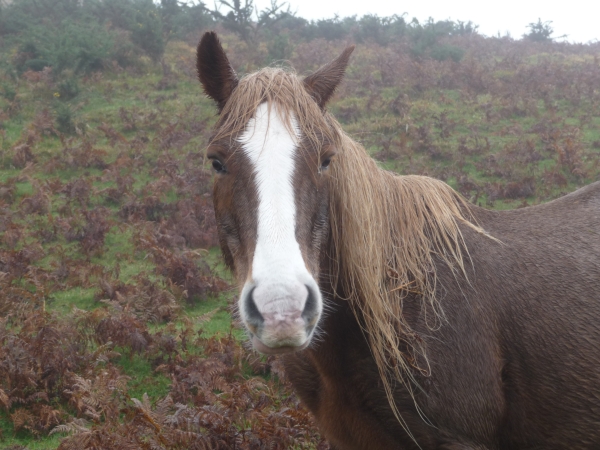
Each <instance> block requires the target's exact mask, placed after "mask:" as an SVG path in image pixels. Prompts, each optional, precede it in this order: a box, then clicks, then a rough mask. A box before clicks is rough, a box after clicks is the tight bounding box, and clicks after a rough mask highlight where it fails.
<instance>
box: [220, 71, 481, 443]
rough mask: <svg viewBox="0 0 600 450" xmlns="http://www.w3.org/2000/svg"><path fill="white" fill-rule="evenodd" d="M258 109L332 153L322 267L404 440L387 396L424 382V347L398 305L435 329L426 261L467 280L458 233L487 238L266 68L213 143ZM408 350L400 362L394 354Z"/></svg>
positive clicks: (287, 74) (458, 200)
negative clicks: (414, 302)
mask: <svg viewBox="0 0 600 450" xmlns="http://www.w3.org/2000/svg"><path fill="white" fill-rule="evenodd" d="M263 102H268V103H269V104H270V105H274V106H275V107H277V108H278V110H279V112H280V113H281V116H282V118H284V120H285V119H287V122H288V124H289V126H290V127H291V120H290V117H291V113H293V114H294V116H295V119H296V121H297V123H298V126H299V127H300V129H301V131H302V133H303V135H304V136H305V137H306V138H308V139H309V140H310V142H311V143H312V144H313V145H314V147H315V148H316V149H319V150H320V149H321V147H322V145H323V142H324V141H326V142H327V143H328V144H330V145H331V144H332V145H335V146H336V147H337V149H338V153H337V155H336V157H335V160H334V162H332V164H331V166H330V169H329V175H328V176H330V177H331V188H330V196H331V198H330V214H329V216H330V217H329V220H330V225H331V235H330V237H331V242H330V245H329V253H330V254H329V255H328V256H329V258H327V260H328V261H329V267H324V268H322V269H325V270H327V271H328V273H329V275H330V276H331V277H332V279H331V281H332V285H333V287H334V289H335V290H336V291H337V292H336V293H335V294H336V295H338V296H339V297H340V298H343V299H344V300H346V301H348V302H349V304H350V305H351V307H352V310H353V311H354V314H355V316H356V317H357V320H358V321H359V323H360V324H362V326H363V327H364V334H365V337H366V338H367V340H368V342H369V345H370V348H371V352H372V354H373V357H374V359H375V362H376V364H377V367H378V370H379V373H380V375H381V379H382V381H383V384H384V387H385V390H386V394H387V397H388V400H389V402H390V405H391V407H392V409H393V411H394V414H395V415H396V417H397V419H398V420H399V421H400V423H401V424H402V425H403V427H404V428H405V430H406V431H407V432H408V433H409V434H410V431H409V430H408V428H407V426H406V423H405V422H404V420H403V419H402V418H401V417H400V415H399V413H398V410H397V407H396V405H395V403H394V400H393V386H394V384H395V383H396V382H398V381H399V382H401V383H403V384H404V385H405V386H406V387H407V389H408V390H409V392H410V393H411V395H413V398H414V392H415V388H418V385H417V384H416V381H415V379H414V376H413V375H412V374H413V373H414V371H415V370H417V371H420V372H421V373H423V374H425V375H427V374H429V364H428V362H427V355H426V348H424V344H423V343H422V341H421V340H420V339H419V338H418V336H416V334H415V333H414V331H413V330H412V329H411V328H410V326H409V325H408V323H407V322H406V320H405V319H404V317H403V314H402V303H403V300H404V299H405V298H406V297H407V296H408V295H410V294H417V295H418V296H419V297H420V298H421V300H422V302H423V304H424V306H426V307H424V308H423V311H427V310H429V311H432V312H433V313H432V314H430V316H429V317H426V321H427V324H428V326H429V327H430V328H432V329H433V328H435V327H438V326H440V324H441V323H442V321H443V320H444V313H443V309H442V306H441V305H440V304H439V300H438V299H437V298H436V295H435V291H436V272H435V268H436V265H435V263H434V258H436V259H438V260H439V259H441V261H442V262H443V263H445V264H447V265H448V267H450V268H451V269H452V270H453V271H454V272H455V274H457V275H461V274H462V275H463V276H466V273H465V266H464V261H465V251H466V250H465V249H466V247H465V244H464V241H463V237H462V234H461V231H460V228H459V224H465V225H466V226H469V227H471V228H473V229H475V230H477V231H478V232H481V233H485V232H484V231H483V230H482V229H481V228H479V227H478V226H477V225H476V224H474V223H473V222H474V219H473V217H470V216H468V214H469V213H468V211H469V208H468V205H467V202H466V201H465V200H464V198H463V197H462V196H460V195H459V194H458V193H457V192H456V191H454V190H453V189H452V188H451V187H450V186H448V185H447V184H446V183H443V182H441V181H439V180H435V179H433V178H428V177H423V176H414V175H409V176H401V175H397V174H394V173H391V172H388V171H385V170H382V169H380V168H379V167H378V166H377V164H376V163H375V161H374V160H373V159H372V158H371V157H370V156H369V155H368V154H367V152H366V150H365V149H364V147H362V146H361V145H360V144H358V143H357V142H355V141H353V140H352V139H351V138H350V137H348V136H347V135H346V134H345V133H344V131H343V130H342V128H341V126H340V124H339V123H338V122H337V121H336V120H335V119H334V118H333V116H331V115H330V114H329V113H327V112H325V113H324V112H323V111H322V110H321V109H320V108H319V106H318V105H317V103H316V102H315V100H314V99H313V98H312V97H311V96H310V94H309V93H308V92H307V90H306V89H305V87H304V85H303V83H302V80H300V79H299V78H298V76H297V75H296V74H295V73H294V72H292V71H288V70H283V69H280V68H266V69H262V70H260V71H259V72H256V73H253V74H250V75H247V76H245V77H244V78H242V79H241V80H240V82H239V84H238V86H237V87H236V89H235V90H234V91H233V93H232V96H231V98H230V99H229V100H228V102H227V104H226V105H225V107H224V109H223V111H222V114H221V116H220V119H219V122H218V123H217V130H218V131H217V135H216V136H215V137H214V139H221V138H225V137H230V138H232V137H233V136H235V135H237V134H238V133H240V132H241V131H242V130H244V128H245V126H246V124H247V123H248V121H249V120H250V119H251V118H252V117H253V115H254V113H255V111H256V109H257V108H258V106H259V105H260V104H261V103H263ZM467 256H468V255H467ZM406 347H408V348H409V349H410V351H409V352H408V354H406V353H403V352H402V349H403V348H406ZM419 361H421V362H422V361H424V364H419ZM423 366H424V367H423ZM408 380H411V381H408ZM416 406H417V409H418V408H419V407H418V405H416Z"/></svg>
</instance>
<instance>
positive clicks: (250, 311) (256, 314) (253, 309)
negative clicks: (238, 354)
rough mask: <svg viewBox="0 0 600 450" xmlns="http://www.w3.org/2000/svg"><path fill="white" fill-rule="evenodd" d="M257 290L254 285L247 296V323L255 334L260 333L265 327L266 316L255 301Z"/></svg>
mask: <svg viewBox="0 0 600 450" xmlns="http://www.w3.org/2000/svg"><path fill="white" fill-rule="evenodd" d="M255 290H256V287H253V288H252V290H251V291H250V292H249V293H248V296H247V297H246V324H247V326H248V328H249V329H250V331H251V332H252V333H253V334H258V333H259V330H260V329H262V328H263V325H264V323H265V318H264V317H263V315H262V314H261V313H260V311H259V310H258V306H256V302H255V301H254V291H255Z"/></svg>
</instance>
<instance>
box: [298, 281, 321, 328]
mask: <svg viewBox="0 0 600 450" xmlns="http://www.w3.org/2000/svg"><path fill="white" fill-rule="evenodd" d="M306 290H307V291H308V297H307V298H306V304H305V305H304V311H302V318H303V319H304V320H305V321H306V323H307V324H308V325H309V326H314V325H315V324H316V321H317V319H318V318H319V301H318V300H317V295H316V294H315V292H314V291H313V290H312V289H311V288H310V287H309V286H306Z"/></svg>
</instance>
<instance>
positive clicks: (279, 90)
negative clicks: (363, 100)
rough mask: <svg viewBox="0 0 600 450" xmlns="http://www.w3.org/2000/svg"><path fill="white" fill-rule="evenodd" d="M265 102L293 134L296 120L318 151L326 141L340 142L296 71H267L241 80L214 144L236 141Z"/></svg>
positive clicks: (221, 118) (325, 115)
mask: <svg viewBox="0 0 600 450" xmlns="http://www.w3.org/2000/svg"><path fill="white" fill-rule="evenodd" d="M264 102H267V103H268V104H269V107H275V108H277V109H278V113H279V116H280V117H281V118H282V120H283V121H284V123H285V125H286V127H288V128H289V130H290V132H291V131H292V128H293V125H292V117H294V118H295V120H296V125H297V126H298V127H299V129H300V132H301V134H302V136H303V137H304V138H306V139H308V140H309V141H310V142H311V143H312V144H313V145H314V146H315V147H317V148H318V147H319V145H320V143H321V142H323V140H327V141H328V142H330V143H336V142H338V140H339V139H340V136H339V132H338V130H337V127H335V126H333V125H332V124H333V122H332V118H331V117H330V116H329V114H328V113H327V112H323V111H322V110H321V108H320V107H319V106H318V105H317V103H316V102H315V100H314V99H313V98H312V97H311V95H310V94H309V93H308V92H307V91H306V89H305V88H304V85H303V83H302V80H301V79H300V78H299V77H298V75H297V74H296V73H295V72H294V71H292V70H290V69H282V68H273V67H267V68H264V69H262V70H260V71H258V72H255V73H252V74H249V75H246V76H245V77H244V78H242V79H241V80H240V82H239V84H238V86H237V87H236V89H235V90H234V91H233V93H232V95H231V97H230V98H229V100H228V101H227V103H226V105H225V107H224V108H223V111H222V112H221V116H220V118H219V120H218V122H217V124H216V133H215V136H214V138H213V140H217V139H225V138H229V139H234V138H235V137H236V136H237V135H238V134H239V133H241V132H243V131H244V129H245V127H246V125H247V123H248V121H249V120H250V119H251V118H252V117H254V114H255V112H256V110H257V108H258V107H259V106H260V105H261V104H262V103H264Z"/></svg>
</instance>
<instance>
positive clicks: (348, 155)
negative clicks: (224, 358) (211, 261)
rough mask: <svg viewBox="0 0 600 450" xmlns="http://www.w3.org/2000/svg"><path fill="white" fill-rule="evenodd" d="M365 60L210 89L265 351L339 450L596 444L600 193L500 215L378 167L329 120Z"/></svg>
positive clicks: (229, 245) (218, 181) (243, 268)
mask: <svg viewBox="0 0 600 450" xmlns="http://www.w3.org/2000/svg"><path fill="white" fill-rule="evenodd" d="M351 51H352V49H351V48H349V49H347V50H346V51H344V52H343V53H342V55H341V56H340V57H339V58H338V59H336V60H334V61H332V62H331V63H330V64H328V65H326V66H324V67H323V68H321V69H319V70H318V71H317V72H315V73H314V74H312V75H310V76H308V77H306V78H305V79H303V80H300V79H299V78H298V77H297V76H296V75H295V74H293V73H288V72H285V71H283V70H281V69H263V70H262V71H259V72H257V73H255V74H252V75H249V76H247V77H245V78H243V79H241V80H238V78H237V76H236V75H235V72H234V71H233V69H232V68H231V66H230V64H229V62H228V60H227V57H226V56H225V53H224V51H223V49H222V47H221V45H220V44H219V41H218V39H217V38H216V35H215V34H214V33H207V34H205V36H204V37H203V39H202V41H201V42H200V45H199V46H198V72H199V78H200V81H201V83H202V85H203V86H204V89H205V92H206V93H207V94H208V95H209V96H210V97H211V98H213V99H214V100H215V101H216V102H217V105H218V109H219V112H220V118H219V121H218V122H217V125H216V133H215V135H214V136H213V139H212V140H211V144H210V146H209V149H208V151H207V154H208V157H209V158H210V159H212V160H213V167H214V168H215V170H216V172H217V174H216V176H215V185H214V195H213V198H214V205H215V214H216V218H217V224H218V229H219V238H220V243H221V248H222V251H223V255H224V258H225V262H226V263H227V265H228V266H229V267H230V268H231V269H232V271H233V273H234V275H235V277H236V279H237V281H238V284H239V286H240V290H241V295H240V299H239V302H238V306H239V311H240V316H241V319H242V322H243V323H244V324H245V325H246V328H247V329H248V333H249V335H250V337H251V339H252V343H253V345H254V347H255V348H256V349H257V350H259V351H261V352H263V353H271V354H273V353H285V357H284V358H285V360H284V361H285V365H286V373H287V374H288V376H289V378H290V380H291V382H292V384H293V386H294V388H295V390H296V391H297V393H298V394H299V396H300V398H301V399H302V401H303V402H304V404H305V405H306V406H307V407H308V408H309V409H310V410H311V411H312V412H313V414H314V415H315V417H316V419H317V423H318V424H319V427H320V428H321V430H322V433H323V435H324V436H325V437H326V438H327V439H328V440H329V441H330V442H331V444H332V447H333V448H334V449H338V450H363V449H364V450H369V449H378V450H386V449H397V448H403V449H418V448H420V449H424V450H425V449H447V450H449V449H455V450H458V449H464V450H467V449H472V450H475V449H489V450H500V449H559V448H560V449H562V448H578V449H585V448H590V449H591V448H598V446H599V444H600V353H599V352H598V349H599V348H600V226H599V225H598V224H600V183H595V184H592V185H590V186H588V187H586V188H583V189H580V190H579V191H577V192H575V193H573V194H570V195H567V196H565V197H563V198H560V199H558V200H555V201H552V202H550V203H547V204H545V205H540V206H535V207H530V208H523V209H519V210H514V211H506V212H494V211H487V210H484V209H481V208H478V207H476V206H473V205H470V204H468V203H467V202H466V201H465V200H464V199H462V197H460V196H459V195H458V194H457V193H456V192H454V191H453V190H452V189H451V188H450V187H449V186H448V185H446V184H445V183H442V182H440V181H437V180H433V179H431V178H427V177H417V176H399V175H396V174H392V173H390V172H386V171H384V170H381V169H380V168H378V167H377V165H376V164H375V162H374V161H373V160H372V159H371V158H369V156H368V155H367V153H366V152H365V150H364V149H363V148H362V147H361V146H360V145H359V144H357V143H356V142H354V141H352V140H351V139H350V138H349V137H348V136H346V135H345V134H344V133H343V131H342V130H341V127H340V126H339V124H337V122H336V121H335V119H333V117H332V116H330V115H329V114H328V113H327V112H326V110H325V104H326V102H327V100H328V99H329V98H330V97H331V95H332V94H333V92H334V90H335V88H336V86H337V85H338V83H339V82H340V81H341V78H342V76H343V73H344V69H345V67H346V64H347V62H348V58H349V56H350V53H351Z"/></svg>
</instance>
